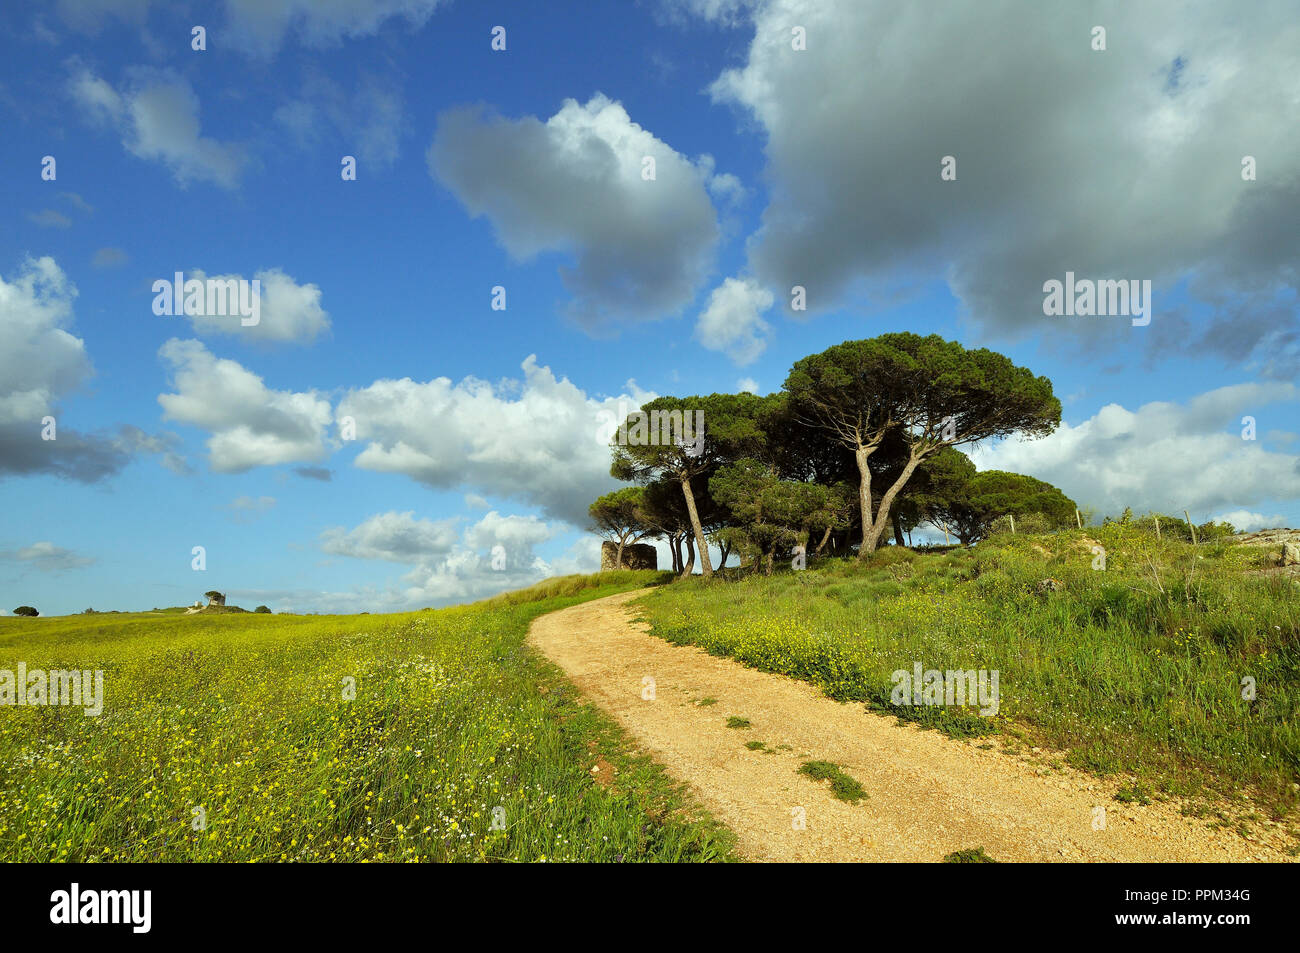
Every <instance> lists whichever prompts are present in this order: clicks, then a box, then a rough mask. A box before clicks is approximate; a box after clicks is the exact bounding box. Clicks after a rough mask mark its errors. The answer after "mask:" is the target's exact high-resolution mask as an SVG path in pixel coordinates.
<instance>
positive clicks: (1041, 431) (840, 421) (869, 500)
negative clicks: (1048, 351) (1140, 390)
mask: <svg viewBox="0 0 1300 953" xmlns="http://www.w3.org/2000/svg"><path fill="white" fill-rule="evenodd" d="M785 390H786V392H787V394H788V395H789V396H790V399H791V402H792V406H793V408H794V412H795V413H797V414H799V415H800V417H801V419H804V420H807V421H809V422H810V423H812V424H814V425H816V426H818V427H820V428H821V429H823V430H824V431H825V432H826V433H827V434H828V435H829V436H830V438H831V439H833V440H835V441H837V442H839V443H840V444H841V445H842V446H843V447H845V448H846V449H847V450H849V451H850V452H851V453H852V454H853V456H854V461H855V463H856V465H857V470H858V506H859V513H860V518H861V521H862V545H861V547H860V548H859V550H858V558H859V559H863V558H866V556H867V555H869V554H870V553H872V552H873V551H875V549H876V546H877V545H878V543H879V540H880V536H881V533H882V532H883V531H884V530H885V527H886V526H887V525H888V521H889V512H890V507H891V505H892V504H893V501H894V499H895V497H897V496H898V494H899V492H900V491H901V490H902V489H903V487H904V486H905V485H906V484H907V481H908V480H909V479H910V478H911V476H912V474H913V473H914V472H915V471H916V468H917V467H919V466H920V465H921V464H922V463H923V462H924V461H925V460H926V459H927V458H928V457H930V456H932V455H933V454H935V453H936V452H938V451H939V450H940V449H942V448H943V447H945V446H955V445H959V444H966V443H973V442H975V441H979V440H985V439H988V438H990V437H1004V436H1009V435H1010V434H1014V433H1019V434H1024V435H1027V436H1044V435H1046V434H1049V433H1051V432H1052V431H1053V430H1055V429H1056V427H1057V426H1058V425H1059V424H1060V421H1061V402H1060V401H1059V400H1057V399H1056V397H1055V396H1054V395H1053V394H1052V383H1051V381H1049V380H1048V379H1047V378H1045V377H1035V376H1034V374H1033V373H1031V372H1030V371H1029V370H1027V369H1026V368H1023V367H1017V366H1016V365H1015V364H1013V363H1012V362H1011V361H1010V360H1009V359H1008V358H1006V357H1005V356H1003V355H1001V354H998V353H996V352H994V351H989V350H986V349H980V350H970V351H968V350H966V348H964V347H962V346H961V345H960V344H958V343H957V342H956V341H945V340H944V339H943V338H941V337H939V336H938V335H933V334H932V335H929V336H927V337H921V336H919V335H916V334H911V333H909V332H901V333H897V334H883V335H881V336H879V337H875V338H869V339H867V340H862V341H845V342H844V343H842V344H837V345H835V346H834V347H831V348H827V349H826V350H825V351H822V352H821V353H820V354H813V355H810V356H808V357H805V358H803V359H802V360H800V361H797V362H796V363H795V365H794V367H793V368H791V371H790V375H789V377H787V379H786V382H785ZM891 434H896V435H897V436H900V437H901V438H902V440H903V445H904V448H905V458H904V460H903V466H902V469H901V470H900V471H899V474H898V477H897V478H896V479H895V480H893V481H892V483H891V484H890V485H889V486H888V487H887V488H886V489H885V491H884V493H883V494H882V495H881V496H880V498H879V502H877V501H876V500H875V499H874V498H873V488H872V485H871V463H870V458H871V455H872V454H874V453H876V452H877V451H878V450H879V449H880V447H881V445H882V444H883V443H884V441H885V439H886V437H888V436H890V435H891Z"/></svg>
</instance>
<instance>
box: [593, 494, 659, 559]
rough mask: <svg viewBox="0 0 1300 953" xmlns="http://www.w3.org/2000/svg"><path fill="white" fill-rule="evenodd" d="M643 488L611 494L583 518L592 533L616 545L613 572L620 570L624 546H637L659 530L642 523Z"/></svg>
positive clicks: (603, 498)
mask: <svg viewBox="0 0 1300 953" xmlns="http://www.w3.org/2000/svg"><path fill="white" fill-rule="evenodd" d="M644 506H645V488H644V487H640V486H626V487H623V489H621V490H615V491H614V492H613V493H606V494H605V495H604V496H602V497H598V498H597V499H596V501H595V502H594V503H592V504H591V506H589V507H587V514H588V515H589V516H590V517H591V522H592V526H593V527H594V528H595V530H596V532H597V533H598V534H599V535H601V536H603V537H604V538H605V539H607V540H609V541H610V542H612V543H616V544H618V555H617V556H616V558H615V560H614V568H615V569H622V568H623V549H624V547H625V546H627V544H628V543H636V542H640V541H641V540H643V539H646V538H647V537H650V536H657V535H659V529H658V528H657V527H654V526H650V525H648V524H647V523H645V522H644V517H643V510H644Z"/></svg>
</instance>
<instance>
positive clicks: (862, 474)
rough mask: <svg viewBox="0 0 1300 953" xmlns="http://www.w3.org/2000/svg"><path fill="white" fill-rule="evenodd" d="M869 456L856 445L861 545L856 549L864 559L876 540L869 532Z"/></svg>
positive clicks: (869, 452) (854, 455)
mask: <svg viewBox="0 0 1300 953" xmlns="http://www.w3.org/2000/svg"><path fill="white" fill-rule="evenodd" d="M869 456H871V451H869V450H867V448H866V447H858V449H857V450H855V451H854V453H853V457H854V459H855V460H857V463H858V509H859V510H861V513H862V546H861V547H859V549H858V558H859V559H866V558H867V555H868V554H869V553H870V552H871V551H872V550H873V549H875V548H876V540H875V538H874V536H873V534H872V532H871V530H872V527H871V467H869V466H868V465H867V457H869ZM878 535H879V534H878V533H877V534H875V536H878Z"/></svg>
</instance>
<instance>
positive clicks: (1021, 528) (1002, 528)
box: [989, 513, 1056, 536]
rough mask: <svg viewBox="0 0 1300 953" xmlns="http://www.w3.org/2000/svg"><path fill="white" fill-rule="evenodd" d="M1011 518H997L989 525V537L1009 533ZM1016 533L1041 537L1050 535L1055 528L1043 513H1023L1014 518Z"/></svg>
mask: <svg viewBox="0 0 1300 953" xmlns="http://www.w3.org/2000/svg"><path fill="white" fill-rule="evenodd" d="M1011 519H1012V517H1011V516H999V517H998V518H997V519H995V520H994V521H993V522H992V523H991V524H990V525H989V535H991V536H996V535H998V534H999V533H1010V532H1011ZM1015 521H1016V529H1015V531H1016V532H1017V533H1028V534H1031V535H1041V534H1043V533H1050V532H1051V531H1052V530H1053V529H1055V528H1056V527H1055V526H1054V525H1053V523H1052V521H1051V520H1050V519H1049V518H1048V517H1047V516H1046V515H1044V514H1043V513H1025V514H1023V515H1021V516H1017V517H1015Z"/></svg>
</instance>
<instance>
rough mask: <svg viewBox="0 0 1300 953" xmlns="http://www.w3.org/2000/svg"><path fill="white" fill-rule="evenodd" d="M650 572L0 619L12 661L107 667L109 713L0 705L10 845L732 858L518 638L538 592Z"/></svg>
mask: <svg viewBox="0 0 1300 953" xmlns="http://www.w3.org/2000/svg"><path fill="white" fill-rule="evenodd" d="M661 578H662V576H661V575H660V574H656V573H632V572H620V573H603V574H599V575H596V576H587V577H567V578H564V579H556V580H548V581H547V582H546V583H544V584H541V585H539V586H536V587H534V588H533V589H530V590H525V591H523V592H518V593H510V594H508V595H506V596H502V597H498V598H496V599H492V600H488V601H486V602H482V603H478V604H475V605H472V606H464V607H457V608H451V609H440V610H425V611H423V612H415V613H409V614H404V615H380V616H375V615H362V616H282V615H265V614H253V613H244V614H219V613H218V614H207V613H201V614H196V615H192V616H185V615H183V614H180V615H177V614H174V613H163V612H158V613H153V612H145V613H127V614H102V615H100V614H97V615H78V616H64V617H59V618H38V619H15V618H3V619H0V669H9V670H14V669H15V668H16V666H17V664H18V663H19V662H20V661H21V662H24V663H25V664H26V666H27V668H28V669H29V670H30V669H33V668H38V667H41V668H46V669H54V668H77V669H96V668H99V669H103V670H104V673H105V676H104V696H105V697H104V710H103V714H102V715H101V716H100V717H87V716H86V715H85V714H83V712H82V710H81V709H79V708H69V707H6V708H4V709H0V763H2V764H3V766H4V769H3V771H0V860H5V861H49V860H78V861H84V860H105V861H128V860H143V861H150V860H162V861H243V860H285V861H290V860H292V861H319V860H349V861H353V860H368V861H372V860H383V861H395V860H401V861H406V860H510V861H538V860H567V859H579V858H580V859H584V860H598V861H614V860H625V861H634V860H710V859H726V858H728V857H730V847H729V845H730V836H729V835H728V834H727V832H726V831H723V830H719V829H718V828H717V827H716V826H715V825H713V824H712V823H710V822H709V821H708V819H707V818H703V817H702V816H700V815H699V814H698V813H697V812H694V811H692V810H689V809H685V810H684V808H688V806H687V805H685V803H684V802H683V800H682V797H681V795H680V794H679V792H678V791H677V789H676V787H675V785H673V784H672V783H670V782H669V780H668V779H666V778H665V777H664V776H663V775H662V774H661V773H660V772H659V771H658V770H657V769H656V768H655V767H654V766H653V765H651V764H650V763H649V762H648V761H647V760H645V759H638V758H634V757H632V756H631V755H630V754H629V753H628V751H627V749H626V747H625V745H624V742H623V740H622V736H621V735H620V734H619V732H618V731H617V729H616V728H615V727H614V726H613V724H612V723H611V722H609V721H608V720H606V719H605V718H604V717H603V716H601V715H599V714H598V713H596V712H595V711H594V710H593V709H591V708H589V707H587V706H585V705H582V704H580V703H579V702H578V701H577V700H576V698H575V696H574V693H573V691H572V690H571V688H570V687H569V686H568V683H567V682H565V681H564V680H563V679H562V678H560V677H559V676H558V674H557V672H556V671H555V670H554V669H553V668H552V667H551V666H549V665H548V664H546V663H544V662H542V661H540V660H538V659H537V658H536V656H535V655H534V654H533V653H531V652H528V651H526V650H525V649H524V648H523V644H522V643H523V639H524V636H525V634H526V632H527V629H528V625H529V623H530V622H531V620H532V619H533V618H535V617H536V616H537V615H539V614H541V613H543V612H547V611H550V610H552V609H556V608H560V607H563V606H566V605H572V604H574V603H577V602H581V601H585V600H587V599H592V598H595V597H598V596H601V595H608V594H611V593H614V592H618V591H623V590H626V589H630V588H636V587H638V586H644V585H647V584H649V583H652V582H654V581H657V580H660V579H661ZM348 680H352V683H351V684H352V685H353V686H354V688H355V697H354V698H352V699H348V698H347V697H345V696H346V695H347V694H348V687H349V681H348ZM598 760H599V761H605V762H606V763H608V764H610V765H612V767H613V768H616V769H617V770H618V773H617V775H614V776H613V780H612V783H609V782H608V781H607V783H605V784H603V785H602V784H600V783H597V782H596V781H595V780H593V777H592V775H591V773H590V772H591V768H592V766H593V764H595V763H596V762H597V761H598ZM199 808H202V815H200V814H199V813H197V809H199ZM494 808H501V809H502V812H498V817H499V818H500V819H501V821H502V823H499V824H498V825H497V826H498V827H500V826H504V829H502V830H494V829H493V818H494ZM201 818H205V819H206V827H205V828H204V829H201V830H196V829H195V827H196V825H198V822H199V821H200V819H201Z"/></svg>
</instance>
